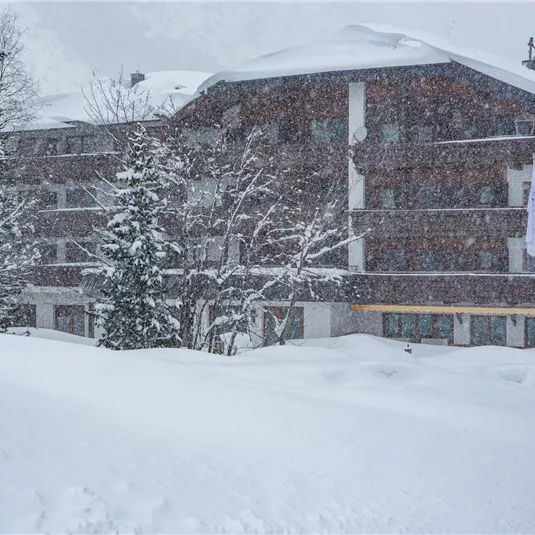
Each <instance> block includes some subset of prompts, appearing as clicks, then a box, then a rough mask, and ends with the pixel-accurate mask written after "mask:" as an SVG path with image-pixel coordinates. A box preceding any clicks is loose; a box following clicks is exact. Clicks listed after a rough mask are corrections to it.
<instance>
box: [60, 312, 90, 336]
mask: <svg viewBox="0 0 535 535" xmlns="http://www.w3.org/2000/svg"><path fill="white" fill-rule="evenodd" d="M54 328H55V329H56V331H62V332H64V333H70V334H77V335H78V336H85V308H84V307H83V306H80V305H57V306H56V307H55V327H54Z"/></svg>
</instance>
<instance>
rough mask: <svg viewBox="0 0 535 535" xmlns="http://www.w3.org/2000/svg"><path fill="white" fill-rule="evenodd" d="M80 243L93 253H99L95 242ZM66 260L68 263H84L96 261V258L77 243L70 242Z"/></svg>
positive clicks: (66, 249) (66, 251)
mask: <svg viewBox="0 0 535 535" xmlns="http://www.w3.org/2000/svg"><path fill="white" fill-rule="evenodd" d="M80 245H81V246H82V247H83V248H84V249H87V250H88V251H89V252H90V253H91V254H97V245H96V244H95V243H80ZM65 262H66V263H67V264H82V263H88V262H95V258H94V257H93V256H91V255H89V254H87V253H86V252H85V251H84V250H83V249H80V247H78V245H76V243H72V242H70V243H67V245H66V247H65Z"/></svg>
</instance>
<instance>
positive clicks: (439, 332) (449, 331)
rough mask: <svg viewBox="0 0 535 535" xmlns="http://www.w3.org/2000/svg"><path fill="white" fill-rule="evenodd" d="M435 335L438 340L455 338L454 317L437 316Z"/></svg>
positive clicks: (448, 315)
mask: <svg viewBox="0 0 535 535" xmlns="http://www.w3.org/2000/svg"><path fill="white" fill-rule="evenodd" d="M435 335H436V337H437V338H447V339H451V338H453V316H451V315H450V314H438V315H437V316H435Z"/></svg>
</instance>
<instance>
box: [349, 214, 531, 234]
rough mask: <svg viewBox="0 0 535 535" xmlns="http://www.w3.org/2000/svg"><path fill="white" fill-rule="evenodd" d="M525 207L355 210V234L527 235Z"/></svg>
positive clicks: (353, 215)
mask: <svg viewBox="0 0 535 535" xmlns="http://www.w3.org/2000/svg"><path fill="white" fill-rule="evenodd" d="M527 217H528V216H527V211H526V209H525V208H471V209H470V208H459V209H457V208H451V209H418V210H355V211H353V212H351V218H352V222H353V229H354V231H355V232H356V233H357V234H359V233H361V232H363V231H365V230H367V229H371V235H372V236H373V237H376V238H387V237H388V238H395V237H408V236H414V235H415V233H417V234H418V235H422V236H446V235H447V236H458V237H465V236H505V237H520V236H524V235H525V233H526V225H527Z"/></svg>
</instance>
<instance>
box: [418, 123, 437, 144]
mask: <svg viewBox="0 0 535 535" xmlns="http://www.w3.org/2000/svg"><path fill="white" fill-rule="evenodd" d="M418 141H433V127H432V126H420V127H419V128H418Z"/></svg>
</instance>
